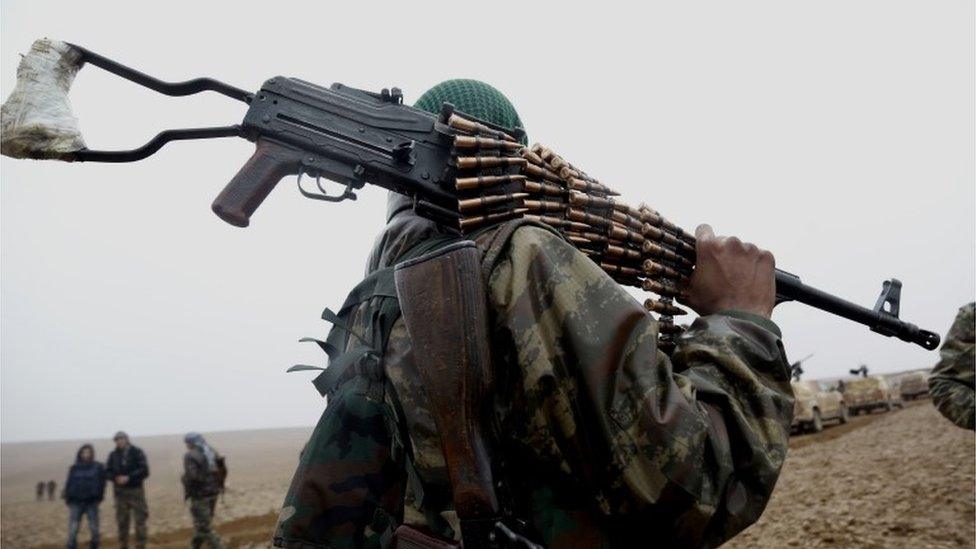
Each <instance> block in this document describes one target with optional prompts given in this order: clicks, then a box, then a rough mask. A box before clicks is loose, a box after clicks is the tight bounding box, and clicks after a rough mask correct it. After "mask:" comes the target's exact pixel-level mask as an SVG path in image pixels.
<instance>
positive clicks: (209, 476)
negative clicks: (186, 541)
mask: <svg viewBox="0 0 976 549" xmlns="http://www.w3.org/2000/svg"><path fill="white" fill-rule="evenodd" d="M183 442H185V443H186V454H184V455H183V495H184V499H187V500H189V501H190V515H191V516H192V517H193V529H194V533H193V542H192V546H193V547H194V549H195V548H197V547H201V546H203V544H204V543H205V542H206V543H209V544H210V546H211V547H214V548H215V549H217V548H220V549H222V548H223V546H224V544H223V542H222V541H221V540H220V536H219V535H217V532H216V531H214V529H213V515H214V509H215V508H216V506H217V496H218V495H220V491H221V489H222V488H223V479H224V475H225V473H224V471H226V469H224V467H223V466H222V464H223V458H222V457H220V456H219V455H218V454H217V452H216V451H214V449H213V448H211V447H210V445H209V444H207V441H206V440H204V438H203V435H201V434H200V433H187V434H186V436H185V437H183Z"/></svg>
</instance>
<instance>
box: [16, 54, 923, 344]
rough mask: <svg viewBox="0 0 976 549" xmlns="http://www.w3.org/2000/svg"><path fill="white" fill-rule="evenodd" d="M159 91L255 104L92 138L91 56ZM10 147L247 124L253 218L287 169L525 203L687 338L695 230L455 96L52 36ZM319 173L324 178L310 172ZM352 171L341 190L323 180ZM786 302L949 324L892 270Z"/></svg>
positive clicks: (239, 192) (877, 320)
mask: <svg viewBox="0 0 976 549" xmlns="http://www.w3.org/2000/svg"><path fill="white" fill-rule="evenodd" d="M85 63H88V64H91V65H95V66H98V67H100V68H102V69H104V70H106V71H108V72H111V73H113V74H115V75H118V76H120V77H122V78H125V79H127V80H130V81H132V82H135V83H137V84H140V85H142V86H145V87H148V88H150V89H153V90H155V91H157V92H160V93H163V94H166V95H171V96H183V95H191V94H195V93H200V92H204V91H212V92H216V93H219V94H222V95H225V96H227V97H230V98H232V99H235V100H238V101H241V102H242V103H245V104H246V105H248V109H247V112H246V114H245V115H244V120H243V122H242V123H240V124H235V125H229V126H221V127H207V128H190V129H174V130H166V131H163V132H162V133H160V134H158V135H157V136H156V137H154V138H153V139H152V140H150V141H149V142H148V143H146V144H145V145H143V146H141V147H139V148H137V149H132V150H127V151H101V150H92V149H89V148H87V147H86V146H85V144H84V140H83V139H82V138H81V133H80V131H78V129H77V122H76V121H75V119H74V116H73V115H72V114H71V112H70V106H69V103H68V101H67V92H68V90H69V88H70V85H71V82H72V80H73V78H74V75H75V73H76V72H77V71H78V70H79V69H80V68H81V67H82V66H83V65H84V64H85ZM2 126H3V130H4V131H3V134H4V135H3V139H2V142H0V152H2V153H3V154H5V155H7V156H13V157H17V158H53V159H59V160H65V161H74V162H132V161H136V160H141V159H143V158H146V157H148V156H150V155H152V154H153V153H155V152H156V151H158V150H159V149H160V148H161V147H162V146H163V145H165V144H166V143H168V142H170V141H179V140H188V139H209V138H217V137H243V138H246V139H248V140H250V141H253V142H254V143H255V144H256V150H255V152H254V154H253V155H252V156H251V158H250V159H249V160H248V161H247V162H246V163H245V164H244V166H243V167H242V168H241V169H240V171H238V173H237V175H235V176H234V177H233V179H231V181H230V183H228V184H227V186H226V187H225V188H224V190H223V191H222V192H221V193H220V194H219V195H218V196H217V198H216V200H214V202H213V206H212V209H213V211H214V213H216V214H217V216H219V217H220V218H221V219H223V220H224V221H226V222H228V223H230V224H232V225H235V226H239V227H246V226H247V225H248V224H249V223H250V219H251V216H252V215H253V214H254V212H255V210H257V208H258V207H259V206H260V205H261V203H262V202H263V201H264V200H265V198H267V196H268V194H269V193H270V192H271V191H272V189H274V187H275V186H276V185H277V184H278V182H279V181H280V180H281V179H283V178H284V177H286V176H289V175H297V176H298V189H299V191H300V192H301V193H302V194H303V195H304V196H306V197H308V198H311V199H315V200H322V201H327V202H341V201H343V200H354V199H355V198H356V194H355V193H356V191H357V190H359V189H361V188H363V187H364V186H365V185H366V184H372V185H378V186H380V187H383V188H385V189H388V190H390V191H393V192H397V193H401V194H404V195H407V196H409V197H411V198H412V199H413V201H414V208H415V210H416V212H417V213H418V214H420V215H422V216H424V217H427V218H429V219H431V220H434V221H435V222H437V223H439V224H441V225H442V226H444V227H447V228H449V229H452V230H454V231H456V232H458V233H460V234H464V233H467V232H469V231H471V230H474V229H477V228H479V227H483V226H486V225H490V224H494V223H498V222H501V221H505V220H508V219H514V218H517V217H529V218H532V219H534V220H536V221H538V222H543V223H547V224H549V225H551V226H552V227H554V228H556V229H557V230H559V231H560V232H561V233H562V234H563V235H564V236H565V238H566V239H567V240H568V241H569V242H571V243H572V244H574V245H575V246H576V247H577V248H579V249H580V250H581V251H583V252H584V253H586V254H587V255H589V256H590V257H591V258H592V259H593V260H594V261H595V262H596V263H597V264H599V265H600V266H601V267H602V268H603V269H604V270H605V271H606V272H607V273H608V274H610V276H612V277H613V278H615V279H616V280H617V281H618V282H620V283H621V284H626V285H631V286H636V287H639V288H642V289H644V290H646V291H649V292H653V293H655V294H657V295H658V296H659V298H658V299H648V300H647V301H646V302H645V307H646V308H647V309H648V310H649V311H651V312H654V313H657V314H659V315H660V317H659V320H660V327H661V334H662V340H661V341H662V346H663V348H665V349H666V350H667V349H668V348H669V347H670V346H673V343H674V340H673V338H674V337H675V335H676V334H677V333H680V331H681V328H680V327H679V326H676V325H675V324H674V322H673V317H674V316H675V315H681V314H684V313H685V311H684V310H682V309H681V308H680V307H677V306H675V305H674V302H675V300H677V301H679V302H681V301H682V299H683V297H684V294H683V293H682V292H683V287H684V285H685V284H686V283H687V281H688V278H689V277H690V276H691V272H692V270H693V268H694V263H695V241H694V238H693V237H692V236H690V235H689V234H688V233H686V232H685V231H683V230H682V229H680V228H679V227H677V226H675V225H674V224H673V223H671V222H670V221H668V220H667V219H666V218H665V217H664V216H662V215H661V214H659V213H658V212H657V211H655V210H653V209H651V208H650V207H648V206H646V205H643V204H642V205H641V206H640V207H638V208H634V207H631V206H629V205H627V204H625V203H623V202H621V201H619V200H617V199H615V198H614V197H616V196H618V193H616V192H614V191H613V190H612V189H610V188H609V187H608V186H606V185H604V184H603V183H601V182H599V181H598V180H596V179H595V178H593V177H591V176H589V175H587V174H586V173H585V172H583V171H582V170H580V169H578V168H576V167H575V166H573V165H572V164H570V163H568V162H566V161H565V160H564V159H563V158H562V157H560V156H559V155H557V154H555V153H554V152H553V151H551V150H549V149H548V148H546V147H543V146H541V145H534V146H532V147H525V146H524V145H523V143H522V141H523V140H524V136H525V134H524V132H523V131H522V130H521V129H520V128H501V127H498V126H495V125H493V124H490V123H488V122H486V121H483V120H478V119H476V118H474V117H471V116H468V115H466V114H464V113H461V112H456V111H455V109H454V107H453V106H452V105H450V104H444V105H443V107H442V109H441V112H440V113H439V115H431V114H429V113H427V112H423V111H420V110H418V109H414V108H411V107H409V106H406V105H404V104H403V94H402V93H401V92H400V90H399V89H397V88H392V89H389V90H387V89H384V90H383V91H382V92H380V93H373V92H368V91H364V90H359V89H354V88H350V87H347V86H344V85H342V84H333V85H332V86H331V87H329V88H325V87H321V86H318V85H315V84H312V83H309V82H305V81H303V80H299V79H296V78H287V77H283V76H277V77H274V78H271V79H269V80H267V81H266V82H265V83H264V85H263V86H261V89H259V90H258V91H257V92H256V93H250V92H248V91H245V90H242V89H239V88H236V87H233V86H230V85H227V84H224V83H222V82H219V81H216V80H214V79H211V78H197V79H194V80H188V81H185V82H179V83H168V82H164V81H161V80H158V79H156V78H154V77H152V76H149V75H147V74H144V73H142V72H139V71H137V70H134V69H132V68H129V67H127V66H124V65H122V64H120V63H118V62H116V61H113V60H111V59H108V58H105V57H103V56H101V55H98V54H96V53H94V52H91V51H89V50H87V49H85V48H83V47H80V46H76V45H72V44H67V43H64V42H55V41H50V40H46V39H45V40H38V41H37V42H35V44H34V46H33V47H32V50H31V52H30V53H29V54H28V55H26V56H25V57H24V59H23V60H22V62H21V65H20V67H19V68H18V85H17V89H15V90H14V92H13V93H12V94H11V97H10V98H9V99H8V100H7V102H6V103H5V104H4V106H3V121H2ZM303 176H307V177H308V178H314V179H315V186H316V188H315V189H312V190H309V189H308V188H307V187H308V185H303V182H302V181H303ZM323 179H325V180H327V181H334V182H337V183H339V184H340V185H342V187H343V188H342V190H341V191H340V192H337V193H336V194H329V193H328V192H327V191H326V190H325V187H324V186H323V185H322V180H323ZM776 292H777V299H778V301H779V302H782V301H794V300H795V301H798V302H801V303H804V304H807V305H810V306H812V307H814V308H817V309H821V310H824V311H827V312H829V313H832V314H835V315H838V316H841V317H843V318H847V319H849V320H852V321H854V322H857V323H860V324H863V325H866V326H868V327H869V328H870V329H871V330H873V331H875V332H877V333H880V334H882V335H884V336H888V337H892V336H893V337H897V338H899V339H901V340H904V341H907V342H911V343H915V344H917V345H920V346H922V347H924V348H925V349H929V350H932V349H935V348H936V347H938V345H939V340H940V338H939V335H938V334H936V333H934V332H931V331H927V330H922V329H920V328H919V327H918V326H916V325H914V324H911V323H908V322H905V321H902V320H901V319H899V316H898V315H899V308H900V299H901V282H900V281H898V280H897V279H891V280H887V281H885V282H884V283H883V285H882V291H881V295H880V296H879V297H878V300H877V302H876V303H875V305H874V307H873V308H871V309H868V308H866V307H862V306H859V305H856V304H854V303H852V302H850V301H847V300H844V299H842V298H839V297H837V296H834V295H831V294H829V293H826V292H824V291H821V290H818V289H816V288H813V287H811V286H808V285H806V284H803V283H802V282H801V281H800V279H799V277H797V276H796V275H793V274H790V273H788V272H785V271H781V270H777V271H776Z"/></svg>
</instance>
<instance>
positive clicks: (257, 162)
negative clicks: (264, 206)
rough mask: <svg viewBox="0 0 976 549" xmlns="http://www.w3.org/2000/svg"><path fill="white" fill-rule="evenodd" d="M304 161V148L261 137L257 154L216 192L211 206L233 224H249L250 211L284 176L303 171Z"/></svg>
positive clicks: (242, 225) (262, 200) (221, 216)
mask: <svg viewBox="0 0 976 549" xmlns="http://www.w3.org/2000/svg"><path fill="white" fill-rule="evenodd" d="M301 163H302V153H301V151H298V150H295V149H293V148H290V147H286V146H285V145H281V144H279V143H276V142H274V141H270V140H267V139H261V138H259V139H258V140H257V148H256V150H255V151H254V154H253V155H251V158H250V159H249V160H248V161H247V163H246V164H244V166H243V167H242V168H241V169H240V171H238V172H237V175H235V176H234V178H233V179H231V180H230V183H228V184H227V186H226V187H224V190H223V191H221V193H220V194H219V195H217V198H216V199H215V200H214V202H213V206H211V209H212V210H213V212H214V213H215V214H217V217H219V218H221V219H223V220H224V221H226V222H228V223H230V224H231V225H234V226H235V227H247V226H248V224H250V221H251V214H253V213H254V211H255V210H257V209H258V206H260V205H261V203H262V202H264V199H265V198H267V197H268V194H269V193H271V190H272V189H274V188H275V185H277V184H278V182H279V181H281V180H282V178H284V177H285V176H288V175H295V174H297V173H298V172H299V171H301Z"/></svg>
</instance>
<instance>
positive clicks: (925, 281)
mask: <svg viewBox="0 0 976 549" xmlns="http://www.w3.org/2000/svg"><path fill="white" fill-rule="evenodd" d="M973 10H974V7H973V3H972V2H922V1H915V2H904V1H887V0H885V1H880V0H879V1H863V0H846V1H826V2H815V3H798V2H779V1H772V0H771V1H745V2H735V3H731V2H695V3H686V2H682V3H673V2H662V3H650V2H644V3H639V4H633V5H632V6H631V7H628V8H626V9H623V8H619V7H614V6H612V5H610V4H607V3H590V4H588V5H587V6H586V7H585V8H582V9H581V8H576V7H572V6H570V5H569V4H567V3H558V4H556V3H552V4H549V5H545V6H544V5H536V4H529V3H524V2H511V3H509V2H492V3H491V4H490V9H489V6H488V5H487V4H485V3H481V4H475V3H464V4H462V3H454V2H451V3H448V2H444V3H433V2H424V3H415V4H408V3H406V2H399V3H372V2H371V3H362V2H359V3H354V2H344V3H341V4H340V3H335V2H318V3H311V2H309V3H292V2H277V3H273V4H264V5H260V6H255V7H248V4H246V3H242V2H233V3H232V2H193V3H189V2H167V3H142V2H127V3H121V2H120V3H114V4H113V3H90V2H73V3H66V2H62V3H55V2H45V1H39V0H30V1H25V0H5V1H4V2H3V4H2V5H0V94H2V96H3V98H6V96H7V95H8V94H9V93H10V91H11V90H12V89H13V86H14V83H15V71H16V67H17V63H18V61H19V55H18V53H24V52H26V51H27V50H28V49H29V47H30V45H31V42H32V41H33V40H34V39H35V38H39V37H43V36H47V37H51V38H57V39H62V40H66V41H70V42H73V43H76V44H80V45H84V46H86V47H87V48H89V49H91V50H93V51H95V52H98V53H101V54H103V55H106V56H108V57H110V58H114V59H116V60H118V61H121V62H123V63H126V64H128V65H130V66H133V67H135V68H138V69H140V70H143V71H145V72H148V73H150V74H153V75H155V76H157V77H160V78H163V79H167V80H183V79H187V78H191V77H196V76H212V77H215V78H218V79H220V80H223V81H225V82H228V83H230V84H232V85H235V86H239V87H243V88H247V89H254V90H256V89H257V88H258V87H259V86H260V84H261V82H263V81H264V80H265V79H267V78H269V77H271V76H274V75H279V74H280V75H286V76H296V77H300V78H302V79H305V80H310V81H313V82H318V83H322V84H330V83H332V82H335V81H339V82H342V83H344V84H348V85H352V86H356V87H361V88H367V89H374V90H378V89H380V88H382V87H389V86H393V85H395V86H399V87H400V88H402V89H403V90H404V93H405V95H406V99H407V101H408V102H412V101H413V100H415V99H416V98H417V97H419V96H420V94H421V93H422V92H423V91H424V90H425V89H427V88H429V87H431V86H433V85H434V84H436V83H438V82H440V81H442V80H445V79H448V78H457V77H465V78H477V79H481V80H485V81H487V82H490V83H492V84H493V85H495V86H496V87H498V88H499V89H500V90H502V91H503V92H504V93H505V94H506V95H507V96H508V97H510V98H511V99H512V101H513V102H514V104H515V106H516V107H517V109H518V111H519V113H520V115H521V117H522V120H523V122H524V123H525V126H526V129H527V130H528V133H529V137H530V139H531V140H534V141H541V142H544V143H546V144H547V145H549V146H550V147H552V148H554V149H555V150H557V151H559V152H560V153H561V154H562V155H563V156H564V157H566V158H567V159H569V160H570V161H571V162H573V163H574V164H577V165H579V166H581V167H582V168H583V169H585V170H586V171H588V172H589V173H591V174H593V175H595V176H597V177H598V178H600V179H601V180H603V181H605V182H607V183H608V184H610V185H611V186H612V187H614V188H616V189H617V190H619V191H621V192H622V193H623V195H624V198H625V199H626V200H628V201H630V202H632V203H637V202H640V201H647V202H648V203H649V204H650V205H652V206H653V207H655V208H656V209H658V210H660V211H661V212H662V213H664V214H665V215H667V216H669V217H670V218H671V219H673V220H674V221H675V222H677V223H678V224H679V225H682V226H684V227H686V228H690V229H693V228H694V226H695V225H696V224H698V223H701V222H708V223H710V224H711V225H712V226H713V227H714V228H715V230H716V232H719V233H726V234H736V235H739V236H741V237H743V238H744V239H747V240H751V241H753V242H756V243H757V244H759V245H760V246H763V247H765V248H768V249H770V250H772V251H773V252H774V253H775V254H776V258H777V264H778V266H780V267H781V268H783V269H785V270H788V271H790V272H793V273H795V274H798V275H800V276H801V278H802V279H803V280H804V282H807V283H809V284H812V285H815V286H818V287H820V288H822V289H824V290H828V291H831V292H834V293H836V294H838V295H841V296H844V297H846V298H848V299H851V300H853V301H855V302H858V303H861V304H863V305H866V306H871V305H873V303H874V301H875V299H876V297H877V294H878V292H879V291H880V289H881V282H882V280H884V279H885V278H888V277H892V276H895V277H898V278H899V279H900V280H902V281H903V283H904V289H903V296H902V297H903V299H902V317H903V318H905V319H906V320H909V321H911V322H914V323H916V324H918V325H920V326H922V327H924V328H928V329H933V330H935V331H938V332H940V333H944V332H945V331H946V329H947V328H948V327H949V325H950V324H951V322H952V319H953V316H954V315H955V312H956V310H957V309H958V307H959V306H961V305H962V304H963V303H966V302H968V301H972V300H973V296H974V293H976V285H974V279H976V251H974V250H976V242H974V232H976V226H974V217H973V212H974V201H976V197H974V102H973V98H974V47H973V46H974V41H973V36H974V32H973V15H974V13H973ZM71 97H72V101H73V105H74V108H75V112H76V113H77V114H78V116H79V118H80V122H81V126H82V130H83V132H84V135H85V138H86V141H87V143H88V145H89V146H90V147H92V148H99V149H115V148H119V149H127V148H133V147H136V146H139V145H141V144H142V143H144V142H145V141H147V140H148V139H149V138H150V137H151V136H153V135H155V133H156V132H157V131H159V130H162V129H165V128H177V127H193V126H206V125H224V124H233V123H238V122H239V121H240V120H241V118H242V116H243V114H244V111H245V105H243V104H241V103H238V102H235V101H232V100H230V99H227V98H225V97H222V96H218V95H216V94H203V95H198V96H193V97H189V98H169V97H165V96H162V95H158V94H155V93H154V92H151V91H149V90H146V89H143V88H140V87H138V86H136V85H133V84H131V83H129V82H127V81H124V80H121V79H119V78H117V77H114V76H112V75H110V74H108V73H106V72H104V71H101V70H100V69H98V68H96V67H86V68H84V69H83V70H82V71H81V73H80V74H79V76H78V78H77V80H76V81H75V85H74V88H73V89H72V94H71ZM252 149H253V145H252V144H251V143H248V142H246V141H244V140H241V139H235V138H230V139H219V140H210V141H199V142H183V143H175V144H170V145H168V146H166V147H165V148H164V149H163V150H162V151H160V152H159V153H158V154H156V155H155V156H153V157H150V158H149V159H147V160H145V161H142V162H137V163H132V164H118V165H110V164H95V163H90V164H75V165H72V164H66V163H57V162H35V161H24V160H11V159H9V158H6V157H4V158H3V159H2V160H0V177H2V183H0V290H2V296H0V298H2V302H0V349H2V350H0V385H2V388H0V390H2V403H0V413H2V418H0V431H2V432H0V439H2V440H3V441H4V442H8V441H18V440H36V439H51V438H80V437H93V438H96V439H105V438H108V437H110V436H111V434H112V433H113V432H114V431H115V430H117V429H125V430H128V431H129V432H130V433H132V434H133V436H134V437H137V436H139V435H145V434H155V433H171V432H181V431H186V430H190V429H192V430H198V431H213V430H224V429H245V428H262V427H275V426H299V425H310V424H313V423H314V422H315V421H316V420H317V419H318V416H319V415H320V413H321V411H322V409H323V406H324V401H323V400H322V399H321V398H320V397H319V396H318V394H317V393H316V391H315V390H314V388H313V387H312V385H311V384H310V383H309V377H310V376H309V374H307V373H305V374H301V373H296V374H285V372H284V370H285V368H287V367H288V366H290V365H292V364H295V363H313V364H320V365H321V364H324V356H323V355H322V354H321V352H320V351H319V350H318V348H317V347H315V346H314V345H309V344H303V343H298V342H297V340H298V339H299V338H300V337H302V336H323V335H324V334H325V333H326V331H327V329H328V325H327V324H326V323H324V322H323V321H321V320H319V315H320V313H321V311H322V309H323V308H325V307H327V306H331V307H336V306H338V305H339V304H341V302H342V300H343V299H344V297H345V295H346V292H348V290H349V289H350V288H351V287H352V286H353V285H354V284H355V283H356V282H358V280H359V279H360V278H361V276H362V272H363V266H364V263H365V259H366V256H367V253H368V251H369V248H370V246H371V244H372V241H373V238H374V236H375V235H376V233H377V232H378V230H379V229H380V227H381V226H382V223H383V218H384V212H385V208H384V203H385V191H382V190H380V189H376V188H368V189H364V190H363V192H362V193H361V194H360V199H359V200H358V201H356V202H346V203H342V204H324V203H319V202H315V201H310V200H307V199H304V198H302V197H301V196H300V195H299V194H298V192H297V191H296V189H295V181H294V178H290V179H288V180H285V181H283V182H282V184H280V185H279V187H278V188H277V190H275V191H274V192H273V193H272V195H271V196H270V197H269V199H268V200H267V201H266V202H265V204H264V206H263V207H262V208H261V209H260V210H258V212H257V214H256V215H255V216H254V218H253V219H252V224H251V227H249V228H247V229H240V228H235V227H231V226H230V225H227V224H225V223H224V222H222V221H220V220H219V219H218V218H217V217H216V216H214V215H213V214H212V213H211V212H210V203H211V201H212V200H213V198H214V197H215V196H216V194H217V193H218V192H219V191H220V189H222V188H223V185H224V184H225V183H226V182H227V181H228V180H229V178H230V177H231V176H232V175H233V174H234V173H235V172H236V171H237V169H238V168H239V167H240V165H241V164H243V163H244V162H245V161H246V160H247V158H248V156H249V155H250V154H251V151H252ZM773 319H774V320H775V321H776V322H777V323H778V324H779V326H780V327H781V328H782V330H783V333H784V342H785V344H786V347H787V350H788V353H789V354H790V356H791V357H793V358H799V357H802V356H805V355H807V354H809V353H815V356H814V357H813V358H812V359H811V360H810V361H809V362H808V363H807V364H805V369H806V371H807V376H808V377H811V378H819V377H835V376H839V375H842V374H844V373H845V372H846V371H847V370H848V369H849V368H853V367H856V366H857V365H859V364H861V363H865V364H868V365H869V367H870V368H871V369H872V370H873V371H876V372H890V371H897V370H902V369H909V368H919V367H929V366H931V365H933V364H934V363H935V361H936V360H937V356H938V355H937V354H936V353H932V352H927V351H925V350H923V349H921V348H919V347H917V346H914V345H911V344H907V343H903V342H901V341H898V340H894V339H890V338H885V337H881V336H879V335H877V334H874V333H872V332H870V331H869V330H868V329H867V328H865V327H863V326H860V325H856V324H852V323H850V322H847V321H844V320H841V319H838V318H836V317H832V316H830V315H828V314H826V313H823V312H820V311H816V310H813V309H810V308H807V307H805V306H802V305H798V304H786V305H782V306H780V307H778V308H777V309H776V311H775V313H774V316H773Z"/></svg>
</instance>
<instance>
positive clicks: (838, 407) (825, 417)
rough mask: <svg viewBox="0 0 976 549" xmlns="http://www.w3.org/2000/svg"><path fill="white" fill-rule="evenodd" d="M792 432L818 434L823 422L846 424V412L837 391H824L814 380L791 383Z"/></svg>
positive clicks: (821, 429) (842, 400)
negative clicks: (792, 402) (792, 401)
mask: <svg viewBox="0 0 976 549" xmlns="http://www.w3.org/2000/svg"><path fill="white" fill-rule="evenodd" d="M792 385H793V396H794V397H795V400H796V402H795V403H794V405H793V430H794V431H797V432H813V433H819V432H820V431H823V428H824V422H825V421H837V422H838V423H847V418H848V410H847V403H846V402H844V396H843V395H842V394H840V393H839V392H838V391H833V390H830V391H825V390H824V389H823V387H821V386H820V383H818V382H817V381H814V380H804V381H793V382H792Z"/></svg>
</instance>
